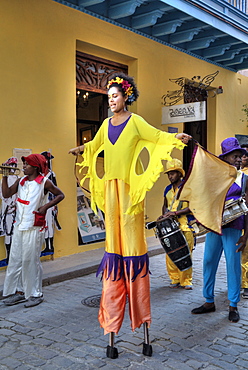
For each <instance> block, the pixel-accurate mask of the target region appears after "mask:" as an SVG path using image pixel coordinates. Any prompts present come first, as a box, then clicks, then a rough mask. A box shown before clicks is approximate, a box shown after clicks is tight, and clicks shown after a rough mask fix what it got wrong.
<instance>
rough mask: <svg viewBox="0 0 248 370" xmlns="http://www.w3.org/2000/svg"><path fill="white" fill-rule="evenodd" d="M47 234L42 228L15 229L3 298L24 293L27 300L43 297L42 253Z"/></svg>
mask: <svg viewBox="0 0 248 370" xmlns="http://www.w3.org/2000/svg"><path fill="white" fill-rule="evenodd" d="M44 236H45V232H44V231H40V227H34V228H33V229H31V230H24V231H20V230H18V227H15V228H14V233H13V238H12V244H11V248H10V257H9V264H8V267H7V271H6V276H5V281H4V288H3V296H8V295H10V294H14V293H15V292H16V291H21V292H24V294H25V298H27V299H28V298H29V297H30V296H32V297H40V296H42V266H41V262H40V252H41V247H42V244H43V243H44Z"/></svg>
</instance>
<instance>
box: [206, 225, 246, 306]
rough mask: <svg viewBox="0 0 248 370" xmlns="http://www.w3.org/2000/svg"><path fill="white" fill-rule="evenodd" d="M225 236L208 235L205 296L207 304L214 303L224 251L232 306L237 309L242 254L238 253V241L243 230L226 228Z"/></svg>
mask: <svg viewBox="0 0 248 370" xmlns="http://www.w3.org/2000/svg"><path fill="white" fill-rule="evenodd" d="M222 232H223V235H217V234H215V233H212V232H210V233H208V234H207V236H206V243H205V250H204V260H203V296H204V297H205V298H206V302H208V303H211V302H214V285H215V277H216V272H217V268H218V265H219V261H220V257H221V255H222V252H223V250H224V254H225V258H226V271H227V288H228V299H229V301H230V306H232V307H237V303H238V302H239V301H240V286H241V253H240V252H239V253H237V252H236V250H237V248H238V246H237V245H236V243H237V241H238V240H239V238H240V236H241V230H236V229H232V228H226V229H223V230H222Z"/></svg>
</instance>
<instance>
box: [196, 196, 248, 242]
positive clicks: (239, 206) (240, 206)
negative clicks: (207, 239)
mask: <svg viewBox="0 0 248 370" xmlns="http://www.w3.org/2000/svg"><path fill="white" fill-rule="evenodd" d="M246 213H248V208H247V206H246V203H245V200H244V199H243V198H239V199H236V200H234V199H230V200H228V201H227V202H226V203H225V206H224V211H223V215H222V226H223V225H226V224H228V223H229V222H231V221H233V220H235V219H236V218H238V217H240V216H242V215H245V214H246ZM189 225H190V226H192V227H193V229H194V235H195V236H200V235H204V234H207V233H208V232H209V230H207V229H206V228H205V227H204V226H202V225H201V224H199V223H198V222H197V221H196V220H193V221H191V222H190V223H189Z"/></svg>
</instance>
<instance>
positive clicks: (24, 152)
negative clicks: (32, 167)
mask: <svg viewBox="0 0 248 370" xmlns="http://www.w3.org/2000/svg"><path fill="white" fill-rule="evenodd" d="M30 154H32V149H21V148H14V149H13V157H16V158H17V159H18V162H17V168H19V169H20V170H22V167H23V162H22V160H21V158H22V157H27V156H28V155H30Z"/></svg>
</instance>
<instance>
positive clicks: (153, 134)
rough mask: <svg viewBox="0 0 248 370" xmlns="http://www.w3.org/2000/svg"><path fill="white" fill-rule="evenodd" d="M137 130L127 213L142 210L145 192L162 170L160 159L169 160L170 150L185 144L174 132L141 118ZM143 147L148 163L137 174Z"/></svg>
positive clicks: (149, 188) (135, 212) (182, 146)
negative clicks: (137, 136) (157, 126)
mask: <svg viewBox="0 0 248 370" xmlns="http://www.w3.org/2000/svg"><path fill="white" fill-rule="evenodd" d="M140 118H141V117H140ZM138 130H139V131H140V135H142V139H141V140H140V141H139V142H138V144H137V146H136V148H135V152H134V157H133V161H132V165H131V171H130V193H129V194H130V198H131V203H132V206H131V207H129V209H128V210H127V212H126V213H127V214H137V213H140V212H141V211H142V210H143V203H142V201H143V200H144V199H145V196H146V192H147V191H149V190H151V189H152V187H153V185H154V183H155V182H156V181H157V180H158V178H159V176H160V173H161V172H163V171H164V167H163V164H162V160H171V159H172V158H171V152H172V150H173V149H174V148H177V149H180V150H181V149H183V148H184V146H185V145H184V144H183V143H182V142H181V141H180V140H178V139H177V138H175V134H169V133H167V132H164V131H160V130H158V129H156V128H154V127H153V126H150V125H149V124H148V123H147V122H146V121H144V120H143V119H140V120H139V122H138ZM144 148H146V149H147V151H148V153H149V163H148V166H147V168H146V170H145V171H144V172H143V173H142V174H139V173H137V164H138V163H139V155H140V153H141V152H142V150H143V149H144Z"/></svg>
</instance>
